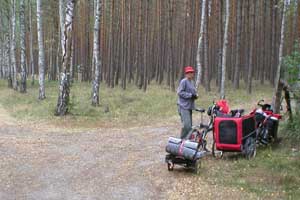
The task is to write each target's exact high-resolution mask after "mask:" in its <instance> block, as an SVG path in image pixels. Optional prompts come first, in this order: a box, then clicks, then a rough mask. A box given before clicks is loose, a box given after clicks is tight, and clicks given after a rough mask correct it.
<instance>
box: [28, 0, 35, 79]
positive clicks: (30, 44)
mask: <svg viewBox="0 0 300 200" xmlns="http://www.w3.org/2000/svg"><path fill="white" fill-rule="evenodd" d="M28 6H29V30H28V32H29V55H30V56H29V57H30V58H29V65H30V68H31V85H34V74H35V67H34V62H33V36H32V8H31V7H32V5H31V0H28Z"/></svg>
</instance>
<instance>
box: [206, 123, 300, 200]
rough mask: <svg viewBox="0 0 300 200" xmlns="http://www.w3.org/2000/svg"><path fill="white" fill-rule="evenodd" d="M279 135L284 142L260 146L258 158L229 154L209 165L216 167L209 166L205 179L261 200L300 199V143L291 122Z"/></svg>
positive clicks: (283, 127) (284, 126) (282, 128)
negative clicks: (248, 158) (291, 129)
mask: <svg viewBox="0 0 300 200" xmlns="http://www.w3.org/2000/svg"><path fill="white" fill-rule="evenodd" d="M279 133H280V141H279V142H278V143H276V144H273V145H270V146H259V147H258V149H257V155H256V157H255V158H254V159H252V160H247V159H245V158H244V157H243V156H242V155H240V154H237V153H225V154H224V157H223V158H222V159H221V160H215V161H214V162H213V163H211V164H209V165H213V166H211V167H208V166H207V170H206V172H205V173H203V177H204V178H206V179H207V180H208V181H212V182H216V183H214V184H221V185H224V186H229V187H231V188H235V189H237V190H240V191H241V192H243V191H247V192H250V193H254V194H256V196H257V197H258V198H259V199H295V200H297V199H300V145H299V144H300V143H299V142H300V140H299V139H297V138H295V137H294V136H293V135H294V133H291V131H290V129H288V125H287V122H284V123H283V124H282V125H281V129H280V131H279ZM203 165H205V164H203ZM205 168H206V167H205ZM208 168H210V169H208Z"/></svg>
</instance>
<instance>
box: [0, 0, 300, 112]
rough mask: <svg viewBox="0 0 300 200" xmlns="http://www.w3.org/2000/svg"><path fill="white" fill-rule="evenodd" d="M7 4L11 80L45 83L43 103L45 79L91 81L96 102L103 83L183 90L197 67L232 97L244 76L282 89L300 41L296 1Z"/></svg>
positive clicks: (5, 47) (21, 0)
mask: <svg viewBox="0 0 300 200" xmlns="http://www.w3.org/2000/svg"><path fill="white" fill-rule="evenodd" d="M0 9H1V16H0V18H1V29H0V39H1V40H0V42H1V43H0V44H1V45H0V50H1V53H0V54H1V57H0V59H1V60H0V67H1V68H0V69H1V70H0V77H1V78H5V79H7V80H8V86H9V87H12V88H13V89H14V90H19V91H20V92H26V87H30V86H26V81H25V80H30V84H35V80H36V79H38V81H39V85H40V89H39V90H40V91H39V99H43V98H45V97H46V96H47V95H46V94H47V91H44V89H43V88H44V86H43V85H44V81H45V79H48V80H54V81H55V80H56V81H61V82H62V83H63V81H62V80H63V79H64V78H62V77H66V80H67V81H65V82H69V81H71V82H72V81H88V82H92V83H95V84H94V85H93V86H92V87H94V88H95V95H93V96H96V97H95V99H94V100H92V101H93V102H94V104H95V105H97V104H99V97H98V96H99V95H98V92H97V91H98V90H99V89H97V88H98V87H99V84H100V83H103V84H105V85H107V87H111V88H113V87H116V86H120V87H121V88H123V89H126V87H127V84H135V85H136V86H137V88H139V89H142V90H144V91H146V90H147V86H148V85H149V84H151V83H156V84H159V85H167V86H168V87H169V88H170V90H172V91H175V89H176V87H177V83H178V80H179V79H180V78H182V77H183V72H182V70H183V67H184V66H188V65H191V66H195V67H196V68H197V80H196V84H197V87H198V86H199V85H201V86H203V87H204V88H205V90H206V91H210V90H211V84H216V85H217V87H219V90H220V92H221V93H222V94H223V96H224V94H225V93H224V88H225V83H228V82H231V83H232V84H233V88H239V87H240V81H244V83H245V89H246V90H247V91H248V93H251V92H252V90H253V89H252V85H253V81H259V82H260V84H264V83H265V82H269V83H271V84H272V85H274V86H276V84H277V82H278V81H277V80H276V76H277V77H278V73H279V72H280V66H279V64H281V63H280V62H281V58H282V57H283V56H286V55H290V54H291V53H292V52H294V51H295V48H296V45H295V44H296V41H297V39H299V37H300V20H299V19H300V16H299V4H298V1H297V0H294V1H290V0H286V1H280V0H270V1H269V0H264V1H261V0H253V1H252V0H251V1H250V0H229V1H225V0H224V1H219V0H207V1H199V0H166V1H160V0H145V1H136V0H122V1H119V0H100V1H97V0H94V1H91V0H90V1H84V0H77V1H75V0H74V1H67V2H65V1H64V0H54V1H43V0H39V1H33V0H1V8H0ZM283 19H284V20H283ZM283 26H284V27H283ZM280 45H282V47H281V48H282V49H280ZM281 71H282V70H281ZM62 72H63V73H64V72H65V73H66V74H67V76H66V75H65V76H62ZM277 79H278V78H277ZM276 81H277V82H276ZM95 85H98V86H95ZM91 90H92V88H91ZM67 93H68V92H67ZM67 96H68V95H67ZM63 107H64V106H63ZM59 112H60V111H59Z"/></svg>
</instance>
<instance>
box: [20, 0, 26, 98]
mask: <svg viewBox="0 0 300 200" xmlns="http://www.w3.org/2000/svg"><path fill="white" fill-rule="evenodd" d="M25 41H26V37H25V0H20V48H21V84H20V92H21V93H25V92H26V51H25Z"/></svg>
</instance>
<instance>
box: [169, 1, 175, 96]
mask: <svg viewBox="0 0 300 200" xmlns="http://www.w3.org/2000/svg"><path fill="white" fill-rule="evenodd" d="M173 6H174V5H173V1H172V0H169V38H170V44H169V68H170V73H171V74H170V75H171V77H170V78H171V79H170V87H171V90H172V91H175V69H174V68H175V66H174V57H173V31H172V30H173V29H172V28H173Z"/></svg>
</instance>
